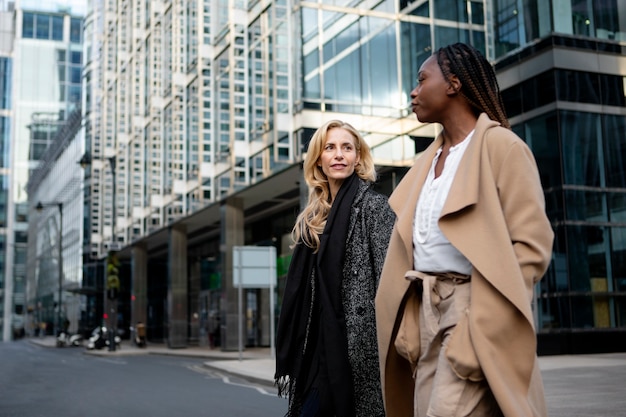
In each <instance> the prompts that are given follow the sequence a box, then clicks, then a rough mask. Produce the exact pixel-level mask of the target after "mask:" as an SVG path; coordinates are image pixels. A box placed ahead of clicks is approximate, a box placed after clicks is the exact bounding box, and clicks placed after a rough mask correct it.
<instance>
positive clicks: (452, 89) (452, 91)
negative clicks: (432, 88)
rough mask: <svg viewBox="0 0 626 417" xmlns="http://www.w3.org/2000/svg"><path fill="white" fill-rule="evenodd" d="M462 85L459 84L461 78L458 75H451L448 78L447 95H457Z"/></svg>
mask: <svg viewBox="0 0 626 417" xmlns="http://www.w3.org/2000/svg"><path fill="white" fill-rule="evenodd" d="M462 86H463V84H461V80H459V77H457V76H456V75H451V76H450V78H449V80H448V90H447V92H448V95H451V96H452V95H457V94H459V93H460V92H461V87H462Z"/></svg>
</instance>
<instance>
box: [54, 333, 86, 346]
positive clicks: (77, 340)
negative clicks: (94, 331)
mask: <svg viewBox="0 0 626 417" xmlns="http://www.w3.org/2000/svg"><path fill="white" fill-rule="evenodd" d="M82 345H83V336H82V335H81V334H78V333H77V334H72V335H70V334H69V333H65V332H61V333H59V335H58V336H57V347H65V346H82Z"/></svg>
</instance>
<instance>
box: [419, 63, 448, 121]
mask: <svg viewBox="0 0 626 417" xmlns="http://www.w3.org/2000/svg"><path fill="white" fill-rule="evenodd" d="M449 88H450V83H449V82H448V81H447V80H446V79H445V78H444V76H443V73H442V72H441V68H439V64H438V63H437V57H436V56H435V55H431V56H430V57H429V58H428V59H427V60H426V61H424V63H423V64H422V66H421V67H420V70H419V73H418V75H417V86H416V87H415V88H414V89H413V91H411V109H412V110H413V113H415V115H416V116H417V120H419V121H420V122H422V123H432V122H438V121H439V120H440V118H441V114H442V113H443V111H444V110H445V109H446V107H447V105H448V101H447V100H446V99H447V97H448V89H449Z"/></svg>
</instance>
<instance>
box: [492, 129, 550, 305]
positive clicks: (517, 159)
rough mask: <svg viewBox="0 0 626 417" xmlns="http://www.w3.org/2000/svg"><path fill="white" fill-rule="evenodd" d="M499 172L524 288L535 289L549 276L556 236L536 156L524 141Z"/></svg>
mask: <svg viewBox="0 0 626 417" xmlns="http://www.w3.org/2000/svg"><path fill="white" fill-rule="evenodd" d="M498 160H500V161H501V164H500V166H499V167H494V169H495V170H497V175H496V176H495V177H496V186H497V189H498V194H499V197H500V202H501V206H502V211H503V213H504V217H505V219H506V223H507V227H508V232H509V235H510V238H511V242H512V244H513V250H514V251H515V256H516V257H517V260H518V263H519V266H520V270H521V272H522V275H523V277H524V284H525V286H526V289H527V291H528V295H529V299H532V294H533V286H534V284H535V283H536V282H537V281H539V280H540V279H541V278H542V277H543V275H544V274H545V272H546V269H547V268H548V265H549V263H550V259H551V253H552V243H553V239H554V232H553V231H552V227H551V225H550V222H549V220H548V217H547V215H546V212H545V198H544V194H543V189H542V186H541V181H540V178H539V171H538V169H537V164H536V162H535V159H534V156H533V154H532V152H531V151H530V149H529V148H528V146H527V145H526V144H525V143H524V142H523V141H522V140H520V139H517V140H514V141H513V143H512V144H511V145H510V146H509V147H508V149H507V150H506V153H505V154H504V157H503V158H498Z"/></svg>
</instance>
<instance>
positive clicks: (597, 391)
mask: <svg viewBox="0 0 626 417" xmlns="http://www.w3.org/2000/svg"><path fill="white" fill-rule="evenodd" d="M29 340H30V341H31V342H32V343H36V344H39V345H41V346H47V347H54V346H55V345H56V342H55V339H54V338H53V337H45V338H30V339H29ZM66 349H72V348H66ZM73 349H84V352H85V353H86V354H91V355H98V356H113V355H114V356H123V355H136V354H156V355H175V356H187V357H196V358H205V359H206V361H205V362H204V365H205V366H206V367H208V368H211V369H214V370H218V371H222V372H224V373H227V374H232V375H236V376H240V377H242V378H245V379H247V380H251V381H254V382H257V383H261V384H264V385H270V386H271V385H273V383H274V364H275V361H274V359H273V358H272V357H271V352H270V349H269V348H247V349H245V350H244V351H243V352H241V353H240V352H238V351H228V352H224V351H222V350H220V349H210V348H209V347H208V346H204V347H203V346H190V347H187V348H182V349H170V348H168V347H167V346H165V345H163V344H154V343H149V344H148V346H147V347H145V348H138V347H136V346H134V345H132V344H131V343H130V342H127V341H123V342H122V347H121V349H119V350H116V351H115V352H109V351H108V350H107V349H102V350H87V349H85V348H73ZM539 366H540V368H541V371H542V375H543V379H544V385H545V393H546V402H547V405H548V412H549V416H550V417H579V416H580V417H583V416H584V417H618V416H621V417H626V352H620V353H607V354H593V355H557V356H541V357H539Z"/></svg>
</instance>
